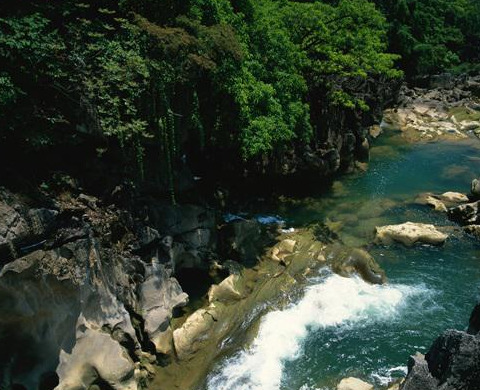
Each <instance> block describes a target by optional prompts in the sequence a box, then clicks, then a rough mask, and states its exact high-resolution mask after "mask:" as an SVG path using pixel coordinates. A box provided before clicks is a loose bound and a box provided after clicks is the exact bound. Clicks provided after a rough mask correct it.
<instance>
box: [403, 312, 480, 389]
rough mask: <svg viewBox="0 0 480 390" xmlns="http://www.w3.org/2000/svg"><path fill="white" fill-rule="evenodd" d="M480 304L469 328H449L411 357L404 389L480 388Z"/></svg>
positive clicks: (471, 318)
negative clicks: (425, 349) (422, 351)
mask: <svg viewBox="0 0 480 390" xmlns="http://www.w3.org/2000/svg"><path fill="white" fill-rule="evenodd" d="M479 331H480V305H477V306H476V307H475V309H474V310H473V312H472V315H471V317H470V324H469V327H468V332H462V331H458V330H447V331H446V332H445V333H443V334H442V335H441V336H440V337H438V338H437V339H436V340H435V341H434V343H433V345H432V346H431V347H430V349H429V351H428V353H427V354H426V355H425V356H423V355H421V354H417V355H415V356H413V357H411V358H410V361H409V365H408V375H407V378H406V379H405V382H404V383H403V384H402V385H401V387H400V389H401V390H418V389H422V390H423V389H424V390H458V389H462V390H477V389H478V388H479V387H478V386H479V384H480V359H479V357H480V333H479Z"/></svg>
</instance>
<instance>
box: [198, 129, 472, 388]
mask: <svg viewBox="0 0 480 390" xmlns="http://www.w3.org/2000/svg"><path fill="white" fill-rule="evenodd" d="M479 147H480V142H478V140H476V139H471V140H468V141H462V142H456V143H446V142H437V143H427V144H414V145H412V144H405V143H404V142H402V141H401V139H400V137H398V135H391V136H382V137H380V139H379V140H377V141H376V143H375V145H374V146H373V148H372V154H371V161H370V164H369V169H368V170H367V171H366V172H362V173H355V174H351V175H348V176H346V177H343V178H342V179H341V181H338V182H335V183H334V184H333V186H332V188H331V189H330V190H329V191H328V193H327V194H324V195H322V196H310V197H304V198H297V199H292V198H288V199H283V200H282V201H281V202H279V203H277V204H275V205H274V206H270V207H265V206H264V205H263V206H261V207H259V208H258V209H257V210H254V211H255V212H257V213H263V214H268V213H271V214H276V215H278V216H280V217H281V218H282V219H284V220H286V221H287V223H288V224H289V226H293V227H304V226H308V225H310V224H312V223H316V222H327V223H328V224H329V226H331V227H332V228H333V229H336V230H337V231H338V235H339V238H340V239H341V240H342V241H343V242H344V244H345V245H348V246H366V247H368V250H369V252H370V253H371V254H372V255H373V256H374V257H375V259H376V260H377V262H378V263H379V264H380V265H381V266H382V268H383V269H384V270H385V271H386V274H387V277H388V284H386V285H383V286H373V285H369V284H367V283H366V282H364V281H363V280H361V279H360V278H350V279H348V278H342V277H340V276H338V275H335V274H332V273H330V272H328V271H327V270H323V271H321V272H320V274H318V275H315V276H313V277H311V278H310V280H309V282H308V283H307V285H306V286H305V288H304V291H303V292H302V294H301V295H300V296H299V297H298V298H295V299H292V301H291V302H290V303H289V304H288V305H287V306H286V307H285V306H282V307H281V308H275V307H273V308H272V310H271V311H270V312H268V313H267V314H266V315H265V316H264V317H263V318H262V319H261V323H260V326H259V327H258V332H257V334H256V337H255V338H254V339H253V341H252V342H251V343H250V344H248V345H243V346H241V347H240V348H238V349H237V350H235V351H234V352H233V353H232V354H230V355H229V356H226V357H223V358H222V359H221V360H220V361H218V362H217V363H216V365H215V367H214V369H213V370H212V372H211V373H210V375H209V377H208V378H207V383H206V384H205V388H207V389H208V390H223V389H225V390H227V389H228V390H247V389H252V390H257V389H258V390H277V389H280V390H297V389H298V390H330V389H335V387H336V385H337V383H338V382H339V381H340V379H341V378H343V377H347V376H355V377H358V378H361V379H363V380H365V381H367V382H370V383H372V384H374V385H375V388H376V389H382V388H384V387H385V385H386V384H388V382H390V381H391V380H392V379H395V378H399V377H402V376H404V375H405V373H406V363H407V359H408V356H409V355H411V354H413V353H415V352H416V351H420V352H423V353H425V352H426V351H427V350H428V348H429V346H430V345H431V343H432V342H433V340H434V339H435V338H436V337H437V335H438V334H440V333H441V332H442V331H444V330H445V329H447V328H456V329H465V327H466V325H467V323H468V318H469V314H470V312H471V309H472V308H473V306H474V304H475V302H476V300H477V299H478V297H479V292H480V256H479V254H480V252H479V249H480V244H479V243H478V242H477V241H475V240H474V239H472V238H471V237H469V236H467V235H464V234H463V233H462V232H460V231H458V230H457V232H456V233H454V234H452V235H451V236H450V238H449V239H448V240H447V242H446V243H445V245H444V246H442V247H431V246H421V245H420V246H415V247H413V248H405V247H402V246H398V245H393V246H388V247H386V246H374V245H371V242H372V240H373V236H374V227H375V226H378V225H385V224H392V223H401V222H406V221H412V222H424V223H434V224H435V225H438V226H451V225H453V224H452V223H451V222H450V221H448V219H447V218H446V215H445V214H442V213H440V212H436V211H434V210H432V209H430V208H428V207H427V206H422V205H418V204H416V203H415V202H414V200H415V198H416V197H417V196H418V194H420V193H422V192H437V193H438V192H440V193H441V192H445V191H459V192H463V193H467V192H468V191H469V183H470V181H471V179H472V178H474V177H476V176H477V175H478V174H479V172H480V157H479V156H480V153H479V152H480V150H479ZM319 185H320V184H319V183H314V182H312V183H311V188H312V193H317V192H318V191H317V190H319V188H316V187H317V186H319ZM295 297H297V295H295Z"/></svg>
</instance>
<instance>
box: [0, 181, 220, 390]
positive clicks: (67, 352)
mask: <svg viewBox="0 0 480 390" xmlns="http://www.w3.org/2000/svg"><path fill="white" fill-rule="evenodd" d="M100 203H101V202H100V201H99V200H98V199H96V198H95V197H92V196H87V195H85V194H81V195H80V196H77V197H75V196H72V197H70V198H68V199H64V198H62V199H59V200H58V201H57V202H56V204H50V205H49V206H50V207H51V208H44V207H36V206H32V205H30V204H28V203H26V202H25V201H23V200H22V199H21V198H19V197H17V196H15V195H13V194H12V193H10V192H8V191H7V190H5V189H0V215H1V218H0V267H2V268H1V270H0V311H1V312H2V315H1V318H0V345H1V346H2V348H1V349H0V379H1V380H2V383H4V384H5V385H7V386H12V385H17V386H23V387H24V388H26V389H28V390H30V389H38V388H39V387H40V388H44V387H47V388H51V387H53V386H55V385H57V388H58V389H59V390H71V389H76V390H77V389H87V388H89V387H90V386H92V385H96V384H101V383H103V384H107V386H110V387H111V388H114V389H118V390H123V389H125V390H136V389H138V388H140V387H142V386H144V385H145V384H146V383H147V382H146V380H148V378H149V377H150V376H151V375H152V373H153V372H152V369H151V367H150V366H149V364H150V363H151V362H154V361H155V353H168V352H170V351H171V347H172V345H173V331H172V329H171V328H170V320H171V318H172V311H173V310H174V309H175V308H177V307H180V306H183V305H185V304H186V302H187V299H188V297H187V295H186V294H185V293H184V292H183V291H182V289H181V287H180V285H179V283H178V282H177V280H176V279H175V278H174V277H173V276H172V273H173V269H174V266H175V261H176V260H177V257H176V256H175V254H176V253H177V254H180V255H182V254H184V253H185V252H187V251H189V250H191V249H190V248H191V247H194V246H195V245H197V244H198V245H199V246H200V245H203V244H202V243H203V241H202V242H199V240H194V239H193V238H192V239H185V238H184V237H185V234H190V232H184V233H182V230H181V229H182V228H183V227H182V226H179V225H178V222H177V227H176V228H175V229H177V230H176V232H177V233H178V236H179V237H180V239H181V243H180V242H179V240H180V239H179V238H177V239H170V238H168V236H162V233H160V232H159V230H161V229H160V227H159V226H156V225H153V226H152V225H150V226H148V225H145V224H139V223H136V222H134V221H133V218H132V217H131V215H130V214H128V213H126V212H124V211H121V210H118V209H116V208H115V207H113V206H111V207H102V206H100V205H99V204H100ZM190 211H191V214H192V215H194V221H190V222H188V221H183V222H182V223H183V224H187V223H190V225H188V226H186V227H185V228H192V229H193V232H196V231H197V230H198V229H201V228H202V227H203V225H202V223H204V224H206V225H208V224H209V223H211V222H209V218H208V216H207V217H206V218H204V217H201V213H200V212H199V211H198V210H197V209H195V210H193V211H192V210H190ZM192 218H193V217H192ZM202 218H203V219H202ZM200 219H202V221H205V222H202V221H200V222H199V220H200ZM174 226H175V225H174ZM170 227H171V226H170ZM200 241H201V240H200ZM177 243H178V245H183V247H182V250H181V251H179V250H177V252H174V251H173V250H172V249H173V247H175V245H177ZM188 246H190V247H188ZM197 249H198V248H197ZM47 382H48V383H47Z"/></svg>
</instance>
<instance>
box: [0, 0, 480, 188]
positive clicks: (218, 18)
mask: <svg viewBox="0 0 480 390" xmlns="http://www.w3.org/2000/svg"><path fill="white" fill-rule="evenodd" d="M374 3H376V5H375V4H374ZM385 15H386V17H385ZM479 15H480V9H479V4H478V2H477V1H475V0H455V1H447V0H395V1H383V0H375V1H370V0H325V1H288V0H182V1H176V0H162V1H159V0H100V1H93V0H84V1H83V2H77V1H74V0H62V1H59V0H54V1H48V2H45V1H40V0H28V1H27V0H26V1H22V2H18V1H16V0H3V1H2V7H1V8H0V123H1V128H0V137H1V140H2V142H11V141H12V140H14V141H15V142H16V143H19V144H20V145H22V147H25V148H33V149H38V148H48V147H50V146H52V145H53V146H54V145H58V144H65V143H75V142H83V141H82V140H83V139H85V137H96V138H98V140H100V141H99V142H98V143H97V149H98V153H99V154H102V153H104V152H105V151H107V150H108V149H109V148H111V147H112V146H113V145H118V146H120V147H121V148H122V150H124V153H125V155H126V156H130V157H129V158H132V159H133V160H132V161H136V162H137V163H138V168H139V169H138V171H137V172H138V173H139V174H140V176H142V175H143V172H144V164H143V162H144V159H145V158H146V157H147V155H149V154H150V155H151V154H153V155H156V156H157V159H158V164H159V166H161V167H162V170H163V172H165V175H164V180H166V181H167V182H169V183H170V187H172V180H173V178H172V172H173V171H174V165H175V164H176V163H178V162H179V161H181V160H182V156H183V155H184V154H187V155H188V156H190V155H199V154H202V153H206V151H212V150H216V151H219V153H220V154H221V153H224V156H225V158H226V159H230V160H233V161H248V160H252V159H253V160H254V159H260V158H262V157H263V158H264V157H265V156H272V155H275V154H282V153H283V152H284V151H285V150H287V149H289V148H291V147H292V145H293V144H295V143H296V144H298V143H303V144H308V143H309V142H311V141H312V139H314V138H315V137H317V135H318V134H317V133H318V131H316V130H315V129H316V128H317V127H318V126H317V124H316V123H315V120H314V119H312V118H313V117H312V115H311V111H312V110H313V109H315V110H317V108H318V107H317V105H318V104H319V103H318V101H320V100H321V104H323V105H331V106H338V107H344V108H345V109H348V110H359V111H362V110H368V109H369V107H368V103H367V102H366V101H365V100H364V99H363V97H362V96H361V95H359V94H356V93H355V91H353V90H352V89H351V85H352V80H366V79H367V78H375V77H383V78H398V77H400V76H401V74H402V73H401V71H400V70H398V69H396V68H395V61H397V60H400V62H399V63H400V65H401V66H402V67H403V70H405V71H406V72H407V73H408V74H409V75H413V74H417V73H422V72H434V71H435V72H436V71H442V70H445V69H448V68H450V67H453V66H459V65H460V64H461V63H462V62H464V63H470V64H475V63H478V62H479V53H478V47H479V42H480V33H479V27H478V26H479V25H480V20H479ZM388 37H390V43H389V41H388ZM388 50H391V52H393V53H396V54H389V53H388ZM400 56H401V57H400ZM400 58H401V59H400ZM313 100H315V102H314V101H313ZM148 157H149V158H152V156H148Z"/></svg>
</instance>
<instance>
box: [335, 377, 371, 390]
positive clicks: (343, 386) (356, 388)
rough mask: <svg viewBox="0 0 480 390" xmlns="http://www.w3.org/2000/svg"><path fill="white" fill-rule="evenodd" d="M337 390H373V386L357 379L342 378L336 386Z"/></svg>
mask: <svg viewBox="0 0 480 390" xmlns="http://www.w3.org/2000/svg"><path fill="white" fill-rule="evenodd" d="M337 390H373V385H371V384H370V383H367V382H364V381H362V380H361V379H358V378H353V377H350V378H344V379H342V380H341V381H340V383H339V384H338V385H337Z"/></svg>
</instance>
